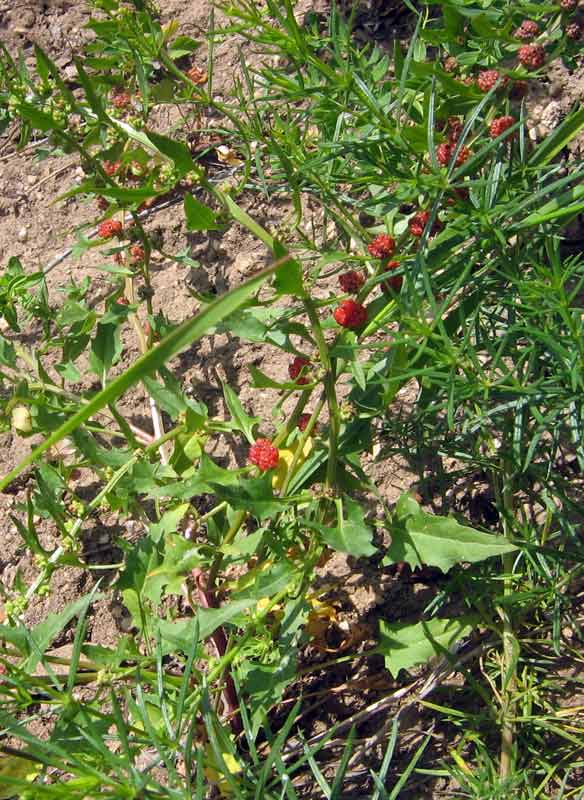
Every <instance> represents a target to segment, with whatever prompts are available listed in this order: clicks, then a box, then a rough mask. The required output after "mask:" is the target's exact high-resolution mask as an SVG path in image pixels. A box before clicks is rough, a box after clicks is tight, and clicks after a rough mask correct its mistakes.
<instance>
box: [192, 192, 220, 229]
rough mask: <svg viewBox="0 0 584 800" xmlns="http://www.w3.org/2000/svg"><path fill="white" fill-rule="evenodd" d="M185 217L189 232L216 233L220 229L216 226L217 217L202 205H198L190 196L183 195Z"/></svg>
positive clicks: (194, 198)
mask: <svg viewBox="0 0 584 800" xmlns="http://www.w3.org/2000/svg"><path fill="white" fill-rule="evenodd" d="M184 204H185V217H186V219H187V228H188V230H189V231H216V230H219V228H220V227H221V226H220V225H217V222H216V220H217V216H216V214H215V212H214V211H212V210H211V209H210V208H208V207H207V206H205V205H203V203H199V201H198V200H197V199H196V197H193V195H192V194H185V200H184Z"/></svg>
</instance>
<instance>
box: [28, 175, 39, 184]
mask: <svg viewBox="0 0 584 800" xmlns="http://www.w3.org/2000/svg"><path fill="white" fill-rule="evenodd" d="M26 182H27V183H28V185H29V186H34V185H35V183H36V182H37V176H36V175H27V176H26Z"/></svg>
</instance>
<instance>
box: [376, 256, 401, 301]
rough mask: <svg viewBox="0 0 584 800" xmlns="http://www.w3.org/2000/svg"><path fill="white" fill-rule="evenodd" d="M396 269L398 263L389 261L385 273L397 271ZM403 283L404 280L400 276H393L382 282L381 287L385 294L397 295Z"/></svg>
mask: <svg viewBox="0 0 584 800" xmlns="http://www.w3.org/2000/svg"><path fill="white" fill-rule="evenodd" d="M398 267H399V261H390V262H389V264H388V265H387V269H386V270H385V271H386V272H393V270H394V269H397V268H398ZM403 282H404V279H403V276H402V275H394V276H393V278H389V280H387V281H384V282H383V283H382V284H381V285H382V287H383V288H384V289H385V291H386V292H390V293H391V292H395V293H396V294H397V293H398V292H399V291H400V289H401V287H402V284H403Z"/></svg>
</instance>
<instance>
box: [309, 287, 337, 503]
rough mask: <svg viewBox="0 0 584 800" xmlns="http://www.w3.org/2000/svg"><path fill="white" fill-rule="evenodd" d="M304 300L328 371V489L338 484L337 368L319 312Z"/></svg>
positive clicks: (324, 365)
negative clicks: (325, 336) (330, 353)
mask: <svg viewBox="0 0 584 800" xmlns="http://www.w3.org/2000/svg"><path fill="white" fill-rule="evenodd" d="M303 302H304V308H305V309H306V313H307V315H308V319H309V320H310V322H311V324H312V332H313V334H314V338H315V339H316V344H317V346H318V352H319V355H320V360H321V363H322V366H323V368H324V370H325V373H326V374H325V379H324V390H325V394H326V401H327V405H328V410H329V453H328V461H327V468H326V486H327V488H328V489H334V487H335V485H336V476H337V452H338V442H339V431H340V427H341V425H340V417H339V405H338V402H337V392H336V380H337V376H336V369H335V364H334V362H333V361H332V360H331V358H330V356H329V350H328V346H327V343H326V340H325V338H324V333H323V331H322V327H321V325H320V320H319V318H318V314H317V313H316V310H315V307H314V304H313V302H312V300H311V299H310V298H309V297H305V298H304V300H303Z"/></svg>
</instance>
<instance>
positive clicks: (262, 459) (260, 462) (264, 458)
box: [248, 439, 280, 472]
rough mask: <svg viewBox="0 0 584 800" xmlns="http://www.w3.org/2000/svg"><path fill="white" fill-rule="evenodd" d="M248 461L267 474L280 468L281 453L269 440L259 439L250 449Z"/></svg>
mask: <svg viewBox="0 0 584 800" xmlns="http://www.w3.org/2000/svg"><path fill="white" fill-rule="evenodd" d="M248 460H249V462H250V464H255V465H256V467H259V468H260V469H261V471H262V472H267V470H269V469H273V468H274V467H277V466H278V461H279V460H280V453H279V452H278V448H277V447H274V445H273V444H272V443H271V442H270V440H269V439H257V440H256V443H255V444H253V445H252V446H251V447H250V448H249V455H248Z"/></svg>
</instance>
